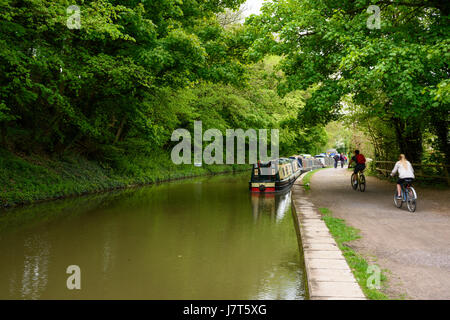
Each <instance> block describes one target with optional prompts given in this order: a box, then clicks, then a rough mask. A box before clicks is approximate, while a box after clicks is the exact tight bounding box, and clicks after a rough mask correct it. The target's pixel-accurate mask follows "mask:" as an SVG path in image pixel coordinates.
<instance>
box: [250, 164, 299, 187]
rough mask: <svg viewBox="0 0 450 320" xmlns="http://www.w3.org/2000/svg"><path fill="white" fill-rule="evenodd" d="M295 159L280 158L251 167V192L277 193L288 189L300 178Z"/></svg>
mask: <svg viewBox="0 0 450 320" xmlns="http://www.w3.org/2000/svg"><path fill="white" fill-rule="evenodd" d="M300 173H301V168H300V166H299V164H298V162H297V160H296V159H287V158H280V159H275V160H271V161H268V162H265V163H262V162H258V163H255V164H254V165H253V168H252V176H251V180H250V182H249V188H250V190H251V191H252V192H265V193H271V192H278V191H284V190H286V189H288V188H290V187H291V186H292V185H293V184H294V182H295V180H296V179H297V178H298V177H299V176H300Z"/></svg>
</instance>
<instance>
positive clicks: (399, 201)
mask: <svg viewBox="0 0 450 320" xmlns="http://www.w3.org/2000/svg"><path fill="white" fill-rule="evenodd" d="M394 204H395V206H396V207H397V208H401V207H402V204H403V201H402V199H397V191H395V192H394Z"/></svg>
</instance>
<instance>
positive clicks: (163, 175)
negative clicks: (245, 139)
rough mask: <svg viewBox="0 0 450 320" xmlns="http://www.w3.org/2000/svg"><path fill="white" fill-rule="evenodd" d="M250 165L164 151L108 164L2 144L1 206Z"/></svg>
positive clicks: (236, 169) (239, 168) (96, 191)
mask: <svg viewBox="0 0 450 320" xmlns="http://www.w3.org/2000/svg"><path fill="white" fill-rule="evenodd" d="M248 169H250V167H249V165H236V164H235V165H204V166H202V167H195V166H194V165H185V164H181V165H175V164H174V163H173V162H172V161H171V159H170V156H169V155H168V154H165V153H162V152H159V153H158V152H155V154H154V155H152V156H139V155H137V156H123V157H120V158H119V159H118V160H116V161H115V162H114V166H111V165H110V164H109V163H102V162H99V161H96V160H89V159H87V158H84V157H80V156H76V155H71V156H64V157H45V156H40V155H28V156H24V155H16V154H13V153H11V152H9V151H6V150H2V149H0V207H10V206H15V205H20V204H30V203H33V202H37V201H42V200H52V199H60V198H66V197H70V196H79V195H84V194H90V193H98V192H103V191H109V190H114V189H123V188H126V187H131V186H136V185H145V184H151V183H155V182H162V181H170V180H177V179H182V178H188V177H195V176H202V175H212V174H217V173H224V172H233V171H243V170H248Z"/></svg>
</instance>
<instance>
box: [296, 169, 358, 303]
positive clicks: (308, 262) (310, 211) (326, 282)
mask: <svg viewBox="0 0 450 320" xmlns="http://www.w3.org/2000/svg"><path fill="white" fill-rule="evenodd" d="M304 176H305V174H303V175H302V176H300V177H299V179H297V181H296V182H295V184H294V186H293V187H292V211H293V216H294V223H295V226H296V230H297V237H298V242H299V248H300V252H301V255H302V258H303V259H302V261H304V269H305V282H306V284H307V290H308V295H309V298H310V299H313V300H343V299H350V300H364V299H366V297H365V295H364V293H363V292H362V290H361V288H360V287H359V285H358V283H357V282H356V280H355V278H354V276H353V273H352V271H351V269H350V267H349V266H348V264H347V261H346V260H345V258H344V256H343V255H342V252H341V250H340V249H339V248H338V246H337V244H336V241H335V240H334V239H333V237H332V235H331V234H330V232H329V230H328V228H327V226H326V224H325V222H324V221H323V220H322V217H321V215H320V213H319V212H318V211H317V209H316V208H315V207H314V205H313V204H312V203H311V202H310V201H309V200H308V197H307V196H305V193H304V192H305V191H304V189H303V187H302V179H303V177H304Z"/></svg>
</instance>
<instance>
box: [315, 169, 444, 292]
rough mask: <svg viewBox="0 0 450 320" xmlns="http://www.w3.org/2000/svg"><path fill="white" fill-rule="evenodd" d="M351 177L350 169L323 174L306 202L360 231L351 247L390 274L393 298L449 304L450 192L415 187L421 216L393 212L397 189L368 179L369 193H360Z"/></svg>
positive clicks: (404, 207)
mask: <svg viewBox="0 0 450 320" xmlns="http://www.w3.org/2000/svg"><path fill="white" fill-rule="evenodd" d="M350 176H351V171H348V170H347V169H346V168H344V169H340V168H338V169H334V168H329V169H325V170H320V171H318V172H316V173H315V174H314V176H313V177H312V179H311V182H310V187H311V190H310V191H309V192H308V193H307V196H308V197H309V199H310V200H311V202H312V203H313V204H314V205H315V206H316V207H317V208H329V209H330V210H331V211H332V213H333V215H334V216H335V217H338V218H342V219H345V220H346V222H347V224H348V225H351V226H353V227H355V228H357V229H359V230H361V236H362V238H361V239H358V240H356V241H353V242H351V243H350V244H349V245H350V246H351V247H353V248H354V249H355V250H356V251H357V252H359V253H361V254H363V255H364V256H365V257H366V258H367V259H368V260H369V261H372V262H373V263H376V264H378V265H379V266H380V267H381V268H382V269H384V268H386V269H388V270H390V272H389V273H388V278H389V288H388V289H387V292H386V293H387V294H388V295H389V296H391V297H394V298H401V297H402V296H403V297H405V298H407V299H408V298H409V299H450V191H449V190H436V189H422V188H418V187H416V191H417V192H418V197H419V198H418V205H417V211H416V212H415V213H410V212H409V211H408V210H407V209H406V206H405V204H404V205H403V208H402V209H397V208H396V207H395V206H394V204H393V201H392V200H393V192H394V190H395V184H393V183H389V182H387V181H382V180H379V179H377V178H375V177H366V179H367V188H366V191H365V192H359V191H354V190H353V189H352V188H351V185H350ZM405 294H406V296H404V295H405Z"/></svg>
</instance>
